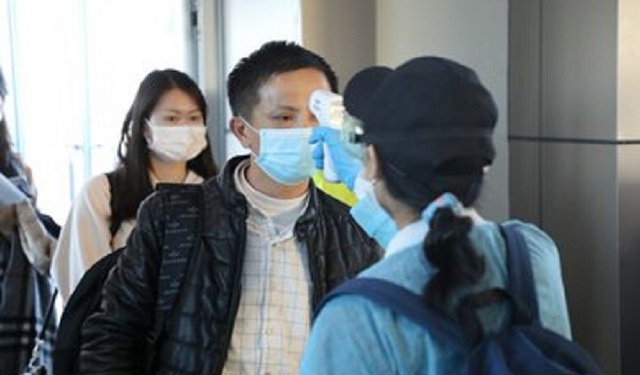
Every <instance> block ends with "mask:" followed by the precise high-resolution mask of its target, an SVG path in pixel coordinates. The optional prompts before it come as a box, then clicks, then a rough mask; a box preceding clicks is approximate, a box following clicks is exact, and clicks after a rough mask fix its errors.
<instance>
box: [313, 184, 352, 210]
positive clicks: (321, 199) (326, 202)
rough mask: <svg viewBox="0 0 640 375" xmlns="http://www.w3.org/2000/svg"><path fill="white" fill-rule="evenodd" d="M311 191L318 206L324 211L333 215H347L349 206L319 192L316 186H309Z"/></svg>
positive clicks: (323, 192) (321, 191) (325, 193)
mask: <svg viewBox="0 0 640 375" xmlns="http://www.w3.org/2000/svg"><path fill="white" fill-rule="evenodd" d="M309 186H310V188H311V189H314V191H315V194H316V196H317V197H318V204H320V205H322V207H323V209H324V210H328V211H330V212H334V213H340V214H345V215H349V208H350V207H349V206H348V205H346V204H345V203H344V202H342V201H341V200H339V199H337V198H336V197H334V196H332V195H330V194H328V193H327V192H325V191H323V190H321V189H320V188H318V187H317V186H314V185H309Z"/></svg>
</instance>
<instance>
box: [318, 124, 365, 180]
mask: <svg viewBox="0 0 640 375" xmlns="http://www.w3.org/2000/svg"><path fill="white" fill-rule="evenodd" d="M309 143H310V144H316V143H317V145H316V148H315V149H314V150H313V155H312V156H313V159H314V160H315V163H316V168H318V169H323V168H324V147H323V144H326V145H327V146H328V148H329V153H330V154H331V159H332V161H333V166H334V168H335V171H336V174H337V175H338V178H339V179H340V181H342V182H343V183H344V184H345V185H347V187H348V188H349V190H353V184H354V182H355V180H356V176H357V175H358V173H360V170H361V169H362V167H363V165H362V161H361V159H360V158H359V157H358V156H357V152H356V151H355V150H354V149H353V147H350V145H348V144H347V143H346V142H344V141H343V140H342V138H341V135H340V131H339V130H336V129H332V128H330V127H327V126H316V127H315V128H313V133H312V134H311V137H310V138H309Z"/></svg>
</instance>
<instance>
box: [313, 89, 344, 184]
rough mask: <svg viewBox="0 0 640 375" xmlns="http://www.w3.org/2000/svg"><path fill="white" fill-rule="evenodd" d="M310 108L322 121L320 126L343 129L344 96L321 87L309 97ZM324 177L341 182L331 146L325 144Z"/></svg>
mask: <svg viewBox="0 0 640 375" xmlns="http://www.w3.org/2000/svg"><path fill="white" fill-rule="evenodd" d="M309 109H310V110H311V112H312V113H313V114H314V115H315V116H316V118H317V119H318V121H319V122H320V126H327V127H330V128H332V129H336V130H341V129H342V121H343V120H344V105H343V103H342V96H341V95H338V94H336V93H334V92H331V91H329V90H324V89H319V90H315V91H313V92H312V93H311V96H310V97H309ZM324 178H325V180H327V181H329V182H339V178H338V175H337V174H336V171H335V168H334V166H333V160H332V159H331V153H330V152H329V147H328V146H327V145H326V144H325V145H324Z"/></svg>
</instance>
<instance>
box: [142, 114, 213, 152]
mask: <svg viewBox="0 0 640 375" xmlns="http://www.w3.org/2000/svg"><path fill="white" fill-rule="evenodd" d="M206 133H207V129H206V128H205V126H204V125H165V126H162V125H157V124H154V123H153V121H151V120H147V131H146V132H145V138H146V140H147V144H148V145H149V149H150V150H151V151H152V152H153V153H154V154H155V155H156V156H157V157H158V158H160V159H161V160H164V161H182V162H186V161H189V160H191V159H193V158H194V157H196V156H198V154H200V152H201V151H202V150H204V148H205V147H207V138H206Z"/></svg>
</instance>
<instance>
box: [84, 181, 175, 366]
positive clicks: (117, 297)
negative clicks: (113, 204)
mask: <svg viewBox="0 0 640 375" xmlns="http://www.w3.org/2000/svg"><path fill="white" fill-rule="evenodd" d="M154 198H157V199H154ZM161 201H162V199H161V197H159V196H158V195H155V194H154V195H152V196H151V197H150V198H148V199H147V200H146V201H144V202H143V203H142V205H141V206H140V210H139V211H138V225H137V226H136V228H135V229H134V230H133V231H132V232H131V235H130V236H129V238H128V239H127V246H126V248H125V250H124V251H123V253H122V255H121V256H120V257H119V258H118V262H117V264H116V266H115V267H114V268H113V269H112V270H111V272H110V274H109V276H108V277H107V280H106V282H105V284H104V287H103V291H102V303H101V305H100V310H99V311H98V312H96V313H94V314H92V315H91V316H90V317H89V318H88V319H87V320H86V321H85V323H84V325H83V327H82V347H81V354H80V369H81V372H82V373H87V374H139V373H142V372H143V368H144V366H145V365H146V363H145V361H146V359H144V358H146V357H147V356H148V354H149V353H146V351H145V350H146V348H147V345H148V342H147V340H148V338H149V333H150V332H152V327H153V325H154V323H155V322H154V319H155V306H156V298H157V280H158V270H159V268H160V264H159V263H160V258H161V256H160V253H161V249H160V247H161V239H160V237H162V236H163V235H164V231H163V230H162V229H161V227H162V226H163V225H164V224H163V223H162V222H161V221H160V220H162V218H163V217H164V216H163V214H162V212H163V208H162V205H161V204H157V203H158V202H161Z"/></svg>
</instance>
